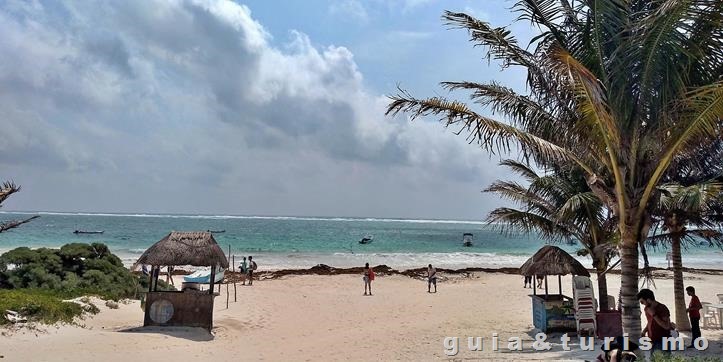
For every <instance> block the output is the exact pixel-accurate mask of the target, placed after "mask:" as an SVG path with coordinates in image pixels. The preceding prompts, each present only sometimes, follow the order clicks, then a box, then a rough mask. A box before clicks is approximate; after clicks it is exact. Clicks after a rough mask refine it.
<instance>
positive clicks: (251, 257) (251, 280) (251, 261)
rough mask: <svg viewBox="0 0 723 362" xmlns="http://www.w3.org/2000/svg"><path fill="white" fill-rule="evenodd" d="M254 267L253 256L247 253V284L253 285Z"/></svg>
mask: <svg viewBox="0 0 723 362" xmlns="http://www.w3.org/2000/svg"><path fill="white" fill-rule="evenodd" d="M256 268H257V266H256V262H255V261H254V257H253V256H251V255H249V266H248V267H247V268H246V269H247V270H248V275H249V285H254V270H256Z"/></svg>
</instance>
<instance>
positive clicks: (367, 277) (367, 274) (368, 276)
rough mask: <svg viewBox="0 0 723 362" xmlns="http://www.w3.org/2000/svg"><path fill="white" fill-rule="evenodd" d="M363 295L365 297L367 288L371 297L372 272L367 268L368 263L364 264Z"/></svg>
mask: <svg viewBox="0 0 723 362" xmlns="http://www.w3.org/2000/svg"><path fill="white" fill-rule="evenodd" d="M362 279H364V295H367V287H368V288H369V294H368V295H372V280H374V271H373V270H372V268H371V267H370V266H369V263H366V264H364V277H363V278H362Z"/></svg>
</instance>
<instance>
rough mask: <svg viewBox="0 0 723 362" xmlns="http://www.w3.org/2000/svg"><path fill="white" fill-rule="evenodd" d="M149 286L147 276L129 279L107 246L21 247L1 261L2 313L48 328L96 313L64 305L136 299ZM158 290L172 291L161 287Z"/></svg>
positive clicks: (160, 284)
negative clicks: (94, 298) (72, 317)
mask: <svg viewBox="0 0 723 362" xmlns="http://www.w3.org/2000/svg"><path fill="white" fill-rule="evenodd" d="M148 280H149V278H148V276H144V275H136V274H133V273H131V271H130V270H128V269H127V268H126V267H125V266H123V262H122V261H121V259H120V258H118V257H117V256H116V255H114V254H113V253H111V252H110V250H109V249H108V247H107V246H106V245H105V244H101V243H91V244H83V243H72V244H66V245H63V246H62V247H60V248H58V249H51V248H37V249H30V248H28V247H19V248H16V249H13V250H10V251H8V252H6V253H4V254H2V255H0V293H2V294H0V296H2V297H3V298H0V300H2V301H3V302H2V303H0V304H1V305H0V311H4V310H5V309H9V310H14V311H17V312H20V313H21V314H22V315H23V316H25V317H32V316H37V318H38V320H40V321H47V322H49V323H53V322H54V321H68V318H69V316H70V315H75V316H77V315H79V313H82V312H83V311H85V312H90V313H94V312H97V307H95V306H94V305H93V304H92V303H90V302H89V301H83V307H79V308H80V309H78V308H76V307H75V306H73V305H69V304H68V302H64V301H63V300H67V299H73V298H78V297H83V296H89V295H92V296H98V297H100V298H103V299H107V300H119V299H125V298H139V297H140V294H141V293H142V292H144V291H146V290H148V283H149V282H148ZM158 288H159V290H169V289H173V287H171V286H169V285H167V284H166V283H164V282H163V281H159V282H158ZM5 297H7V298H9V299H6V298H5ZM34 297H38V299H37V303H31V302H32V301H33V300H35V299H34ZM70 304H75V303H70ZM73 313H75V314H73Z"/></svg>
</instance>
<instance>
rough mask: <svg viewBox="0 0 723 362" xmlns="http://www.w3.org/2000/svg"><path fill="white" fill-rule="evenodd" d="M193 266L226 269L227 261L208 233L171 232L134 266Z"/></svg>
mask: <svg viewBox="0 0 723 362" xmlns="http://www.w3.org/2000/svg"><path fill="white" fill-rule="evenodd" d="M140 264H148V265H193V266H220V267H221V268H223V269H227V268H228V259H227V258H226V255H225V254H224V253H223V250H221V247H220V246H218V244H217V243H216V240H215V239H214V238H213V235H212V234H211V233H210V232H206V231H194V232H179V231H173V232H171V233H170V234H168V235H166V237H165V238H163V239H161V240H160V241H159V242H157V243H155V244H153V246H151V247H150V248H148V250H146V251H145V252H144V253H143V255H141V257H140V258H138V261H137V262H136V265H140Z"/></svg>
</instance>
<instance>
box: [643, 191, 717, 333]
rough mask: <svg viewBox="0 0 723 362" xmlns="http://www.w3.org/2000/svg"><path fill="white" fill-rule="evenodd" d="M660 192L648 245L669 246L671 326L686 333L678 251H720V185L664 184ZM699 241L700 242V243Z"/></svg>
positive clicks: (680, 262) (681, 268)
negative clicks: (691, 248) (672, 301)
mask: <svg viewBox="0 0 723 362" xmlns="http://www.w3.org/2000/svg"><path fill="white" fill-rule="evenodd" d="M660 189H661V190H662V193H661V197H660V202H659V205H658V208H657V209H656V211H655V216H656V221H657V222H658V225H659V226H660V229H661V230H662V231H663V233H658V232H657V231H658V230H657V228H656V229H655V231H654V232H653V234H654V235H653V236H651V237H650V238H648V241H649V242H650V243H651V244H652V245H653V246H654V247H655V246H657V245H659V244H661V243H666V244H668V245H670V249H671V254H672V261H673V293H674V298H675V323H676V324H677V325H678V329H679V330H690V323H689V320H688V315H687V313H686V311H685V310H686V306H685V290H684V287H683V260H682V253H681V249H682V247H687V246H700V244H701V241H702V240H705V241H707V243H704V245H705V244H707V245H709V246H718V247H723V233H721V232H720V230H719V229H718V228H719V227H720V226H721V224H722V223H723V213H721V210H722V209H723V192H722V191H723V184H722V183H720V182H717V181H715V180H710V181H706V182H701V183H699V184H694V185H690V186H683V185H681V184H666V185H662V186H661V187H660ZM701 239H702V240H701Z"/></svg>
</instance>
